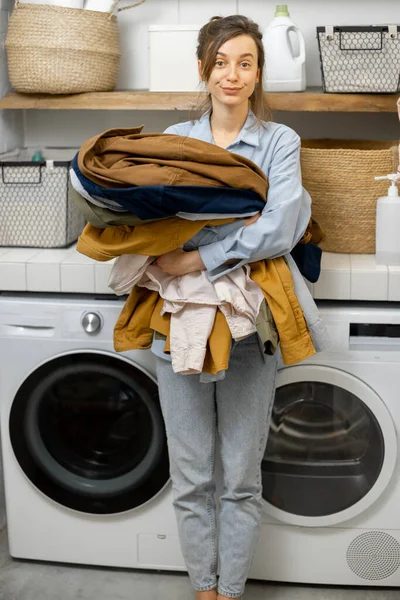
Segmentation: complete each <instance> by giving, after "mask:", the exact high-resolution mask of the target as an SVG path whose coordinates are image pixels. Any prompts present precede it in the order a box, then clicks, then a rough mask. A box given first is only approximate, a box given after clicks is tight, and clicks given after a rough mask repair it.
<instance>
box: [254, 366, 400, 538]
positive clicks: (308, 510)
mask: <svg viewBox="0 0 400 600" xmlns="http://www.w3.org/2000/svg"><path fill="white" fill-rule="evenodd" d="M396 457H397V437H396V430H395V427H394V424H393V421H392V418H391V416H390V413H389V411H388V409H387V408H386V406H385V404H384V402H383V401H382V399H381V398H380V397H379V396H378V395H377V394H376V393H375V392H374V391H373V390H372V389H371V388H370V387H369V386H368V385H366V384H365V383H364V382H363V381H361V380H360V379H358V378H356V377H354V376H352V375H350V374H348V373H346V372H344V371H341V370H339V369H334V368H330V367H324V366H311V365H304V366H297V367H290V368H287V369H284V370H282V371H281V372H280V373H279V376H278V387H277V391H276V397H275V403H274V407H273V411H272V417H271V427H270V432H269V437H268V443H267V448H266V451H265V455H264V459H263V461H262V481H263V498H264V500H265V501H266V506H265V508H266V511H267V513H268V514H270V515H271V516H273V517H275V518H277V519H279V520H280V521H283V522H284V523H290V524H293V525H302V526H308V527H313V526H314V527H316V526H326V525H333V524H337V523H341V522H343V521H346V520H348V519H350V518H353V517H355V516H357V515H358V514H360V513H361V512H363V511H364V510H365V509H366V508H368V507H369V506H371V504H372V503H373V502H375V501H376V500H377V498H379V496H380V495H381V494H382V492H383V491H384V490H385V488H386V487H387V485H388V483H389V481H390V479H391V477H392V475H393V471H394V468H395V465H396Z"/></svg>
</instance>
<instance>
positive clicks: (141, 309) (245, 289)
mask: <svg viewBox="0 0 400 600" xmlns="http://www.w3.org/2000/svg"><path fill="white" fill-rule="evenodd" d="M71 182H72V185H73V188H74V190H75V201H76V202H77V204H78V206H79V207H80V209H81V211H82V212H83V214H84V215H85V216H86V218H87V220H88V221H89V223H88V224H87V225H86V227H85V229H84V231H83V233H82V235H81V236H80V238H79V240H78V246H77V249H78V251H79V252H81V253H83V254H85V255H87V256H90V257H91V258H93V259H95V260H99V261H107V260H111V259H113V258H115V257H119V258H118V260H117V261H116V262H115V265H114V267H113V271H112V275H111V279H110V286H111V287H112V288H113V289H114V290H115V292H116V293H118V294H129V296H128V298H127V300H126V303H125V306H124V307H123V310H122V312H121V314H120V316H119V319H118V321H117V323H116V325H115V330H114V346H115V349H116V350H117V351H126V350H131V349H145V348H150V347H151V345H152V342H153V338H154V336H155V335H156V336H161V337H162V339H163V340H164V352H165V353H170V355H171V359H172V367H173V369H174V371H175V372H179V373H183V374H191V373H209V374H213V375H217V374H218V373H223V372H224V371H225V370H226V369H227V368H228V366H229V354H230V349H231V343H232V339H235V340H240V339H243V338H244V337H246V336H248V335H251V334H252V333H255V332H256V331H257V332H258V333H259V335H261V336H262V339H263V342H264V344H265V348H266V349H267V348H268V351H270V352H271V351H273V350H274V348H275V347H276V346H277V343H278V340H279V343H280V348H281V352H282V358H283V362H284V363H285V364H287V365H290V364H295V363H297V362H300V361H302V360H304V359H305V358H307V357H309V356H311V355H313V354H314V353H315V351H316V350H321V349H323V348H324V347H326V345H327V337H326V335H325V333H324V330H323V325H322V323H321V321H320V319H319V315H318V311H317V309H316V307H315V304H314V302H313V301H312V298H311V296H310V294H309V292H308V289H307V287H306V285H305V283H304V280H303V278H302V276H301V275H300V273H299V272H298V270H297V269H295V270H294V269H293V267H292V268H289V264H290V261H291V260H292V259H291V257H289V256H288V257H279V258H275V259H270V260H264V261H258V262H255V263H251V264H249V265H246V266H245V267H242V268H239V269H236V270H233V271H231V272H230V273H229V274H228V275H223V276H221V277H220V278H218V279H217V280H216V281H214V282H210V281H209V280H208V278H207V275H206V273H205V272H196V273H189V274H187V275H184V276H181V277H172V276H169V275H167V274H165V273H164V272H163V271H162V270H161V269H160V268H159V267H158V266H157V265H156V264H155V260H156V258H157V257H158V256H160V255H162V254H165V253H167V252H170V251H172V250H176V249H178V248H182V247H183V246H184V244H185V243H186V242H188V241H189V240H190V239H191V238H192V237H193V236H194V235H195V234H196V233H197V232H199V231H200V230H201V229H203V228H204V227H206V226H211V225H214V226H215V225H221V224H225V223H230V222H232V221H233V220H235V219H237V218H243V217H248V216H253V215H255V214H257V213H258V212H260V211H262V209H263V208H264V206H265V202H266V201H267V192H268V180H267V178H266V176H265V175H264V173H263V172H262V171H261V169H259V168H258V167H257V166H256V165H255V164H254V163H253V162H252V161H250V160H248V159H246V158H244V157H241V156H239V155H236V154H233V153H231V152H229V151H227V150H224V149H222V148H220V147H218V146H216V145H213V144H209V143H207V142H203V141H200V140H196V139H191V138H187V137H181V136H177V135H168V134H142V133H141V128H133V129H113V130H108V131H106V132H104V133H102V134H100V135H98V136H95V137H94V138H91V139H90V140H88V141H87V142H86V143H85V144H84V145H83V146H82V148H81V149H80V151H79V153H78V154H77V155H76V157H75V158H74V160H73V163H72V168H71ZM320 237H321V234H320V232H319V231H318V228H317V227H316V226H315V224H312V225H311V226H310V229H309V230H308V231H307V232H306V234H305V236H304V239H303V240H302V242H304V244H303V245H304V246H306V245H307V243H308V242H310V241H314V240H315V241H318V239H319V238H320ZM315 238H317V239H315ZM292 262H293V260H292ZM298 296H299V297H302V299H303V300H302V303H301V304H300V302H299V298H298ZM261 332H262V333H261Z"/></svg>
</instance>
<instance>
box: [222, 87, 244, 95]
mask: <svg viewBox="0 0 400 600" xmlns="http://www.w3.org/2000/svg"><path fill="white" fill-rule="evenodd" d="M241 89H242V88H222V91H223V92H224V94H227V95H228V96H234V95H235V94H238V93H239V92H240V90H241Z"/></svg>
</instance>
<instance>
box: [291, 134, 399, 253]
mask: <svg viewBox="0 0 400 600" xmlns="http://www.w3.org/2000/svg"><path fill="white" fill-rule="evenodd" d="M397 167H398V147H397V142H379V141H367V140H361V141H360V140H305V141H304V140H303V141H302V148H301V169H302V176H303V185H304V187H305V188H306V190H307V191H308V192H309V194H310V196H311V198H312V215H313V217H314V218H315V219H316V221H318V223H319V225H320V226H321V228H322V230H323V231H324V233H325V238H324V240H323V241H322V242H321V243H320V244H319V245H320V247H321V248H322V250H325V251H327V252H343V253H350V254H374V253H375V222H376V218H375V216H376V201H377V199H378V198H379V197H380V196H385V195H386V194H387V188H388V186H389V183H388V182H387V181H375V180H374V176H375V175H387V174H388V173H395V172H396V170H397Z"/></svg>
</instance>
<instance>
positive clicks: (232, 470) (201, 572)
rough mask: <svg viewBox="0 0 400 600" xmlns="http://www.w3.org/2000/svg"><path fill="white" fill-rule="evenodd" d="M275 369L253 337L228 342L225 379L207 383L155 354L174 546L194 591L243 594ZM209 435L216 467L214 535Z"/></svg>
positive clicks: (274, 361)
mask: <svg viewBox="0 0 400 600" xmlns="http://www.w3.org/2000/svg"><path fill="white" fill-rule="evenodd" d="M276 367H277V359H276V356H265V355H264V354H263V353H262V350H261V347H260V342H259V338H258V336H257V335H253V336H251V337H249V338H246V339H245V340H242V341H241V342H238V343H236V344H234V346H233V349H232V352H231V357H230V364H229V370H228V371H227V373H226V377H225V379H224V380H222V381H217V382H215V383H200V381H199V376H198V375H186V376H184V375H181V374H177V373H174V372H173V371H172V368H171V363H170V362H168V361H166V360H163V359H162V358H157V375H158V383H159V393H160V401H161V407H162V411H163V415H164V420H165V425H166V432H167V438H168V450H169V456H170V470H171V478H172V487H173V497H174V507H175V511H176V517H177V521H178V529H179V536H180V543H181V547H182V552H183V555H184V558H185V562H186V567H187V569H188V572H189V576H190V579H191V581H192V584H193V587H194V588H195V590H197V591H205V590H212V589H214V588H217V587H218V592H219V593H220V594H223V595H225V596H228V597H230V598H238V597H240V596H241V595H242V594H243V591H244V586H245V583H246V579H247V574H248V571H249V569H250V566H251V562H252V559H253V555H254V551H255V547H256V544H257V540H258V534H259V530H260V524H261V507H262V495H261V492H262V483H261V460H262V458H263V455H264V451H265V446H266V441H267V434H268V428H269V422H270V416H271V409H272V404H273V399H274V394H275V378H276ZM216 436H218V440H219V447H220V454H221V464H222V470H223V482H222V483H223V490H222V495H221V496H220V498H219V503H220V514H219V522H218V535H217V523H216V500H215V491H216V486H215V477H214V471H215V468H214V467H215V444H216ZM218 566H219V580H218V581H217V570H218Z"/></svg>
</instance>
